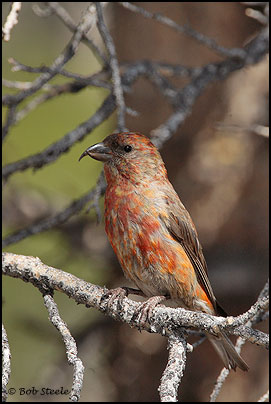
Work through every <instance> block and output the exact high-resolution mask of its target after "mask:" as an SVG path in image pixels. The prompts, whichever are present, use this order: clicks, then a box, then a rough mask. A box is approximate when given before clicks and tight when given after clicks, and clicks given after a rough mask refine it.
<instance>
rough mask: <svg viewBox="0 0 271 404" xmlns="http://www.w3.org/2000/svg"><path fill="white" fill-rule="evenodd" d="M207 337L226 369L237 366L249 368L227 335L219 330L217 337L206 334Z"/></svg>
mask: <svg viewBox="0 0 271 404" xmlns="http://www.w3.org/2000/svg"><path fill="white" fill-rule="evenodd" d="M207 336H208V339H209V340H210V342H211V343H212V345H213V347H214V348H215V350H216V352H217V353H218V355H219V356H220V357H221V359H222V361H223V362H224V365H225V367H226V368H227V369H233V370H235V369H236V366H238V367H239V368H240V369H242V370H244V371H247V370H248V369H249V367H248V365H247V364H246V362H245V361H244V360H243V359H242V358H241V356H240V355H239V354H238V352H237V351H236V349H235V347H234V345H233V343H232V342H231V340H230V339H229V338H228V337H227V335H226V334H225V333H224V332H223V331H221V332H220V333H219V336H218V337H214V336H213V335H210V334H208V335H207Z"/></svg>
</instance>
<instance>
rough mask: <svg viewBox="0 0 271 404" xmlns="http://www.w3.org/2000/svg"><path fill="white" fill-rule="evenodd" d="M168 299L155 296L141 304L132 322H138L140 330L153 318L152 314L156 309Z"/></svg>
mask: <svg viewBox="0 0 271 404" xmlns="http://www.w3.org/2000/svg"><path fill="white" fill-rule="evenodd" d="M165 299H166V296H153V297H150V298H149V299H148V300H146V301H145V302H143V303H141V304H140V306H139V307H138V308H137V309H136V311H135V313H134V314H133V316H132V318H131V321H132V322H133V321H136V322H137V324H138V327H139V330H140V331H141V329H142V328H143V326H144V325H146V323H147V321H149V319H150V318H151V315H152V312H153V310H154V309H155V307H156V306H157V305H158V304H159V303H161V302H162V301H163V300H165Z"/></svg>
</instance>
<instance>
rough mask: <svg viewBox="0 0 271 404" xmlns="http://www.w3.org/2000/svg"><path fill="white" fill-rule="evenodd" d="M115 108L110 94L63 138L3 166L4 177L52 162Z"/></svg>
mask: <svg viewBox="0 0 271 404" xmlns="http://www.w3.org/2000/svg"><path fill="white" fill-rule="evenodd" d="M114 109H115V103H114V96H113V95H109V96H108V97H107V98H106V99H105V101H104V102H103V103H102V105H101V107H100V108H99V109H98V110H97V111H96V112H95V114H94V115H92V117H91V118H90V119H88V120H87V121H85V122H83V123H82V124H81V125H79V126H78V127H77V128H76V129H74V130H72V131H71V132H69V133H67V134H66V135H65V136H64V137H63V138H62V139H60V140H59V141H57V142H55V143H53V144H52V145H51V146H49V147H48V148H47V149H45V150H44V151H43V152H41V153H38V154H34V155H32V156H29V157H26V158H24V159H22V160H19V161H16V162H15V163H10V164H7V165H6V166H5V167H3V171H2V174H3V178H4V179H8V177H9V176H10V175H11V174H13V173H14V172H16V171H24V170H26V169H27V168H30V167H33V168H40V167H42V166H44V165H45V164H48V163H52V162H53V161H55V160H56V159H57V158H58V157H59V156H61V155H62V154H63V153H65V152H67V151H68V150H69V149H70V147H71V146H72V145H73V144H74V143H76V142H78V141H81V140H82V139H83V138H84V137H85V136H86V135H87V134H88V133H89V132H91V131H92V130H93V129H95V128H96V127H97V126H99V125H100V124H101V123H102V122H103V121H104V120H105V119H107V118H108V117H109V116H110V115H111V114H112V112H113V111H114Z"/></svg>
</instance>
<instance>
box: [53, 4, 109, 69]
mask: <svg viewBox="0 0 271 404" xmlns="http://www.w3.org/2000/svg"><path fill="white" fill-rule="evenodd" d="M45 4H47V5H48V9H49V10H51V11H52V12H54V13H55V15H56V16H57V17H58V18H59V19H60V21H62V22H63V23H64V24H65V25H66V27H67V28H69V30H70V31H72V32H75V31H76V24H75V23H74V21H73V19H72V18H71V16H70V15H69V13H68V12H67V10H66V9H65V8H64V7H62V5H61V4H60V3H58V2H48V3H45ZM82 43H84V44H85V45H87V46H88V47H89V48H90V49H91V50H92V52H93V54H94V55H95V56H96V58H97V59H98V61H99V62H100V63H102V65H103V66H104V67H106V66H107V65H108V62H107V60H106V57H105V55H104V54H103V53H102V51H101V50H100V49H99V48H98V47H97V46H96V45H95V43H94V42H93V41H92V40H91V39H90V38H88V37H87V35H86V33H84V35H83V37H82Z"/></svg>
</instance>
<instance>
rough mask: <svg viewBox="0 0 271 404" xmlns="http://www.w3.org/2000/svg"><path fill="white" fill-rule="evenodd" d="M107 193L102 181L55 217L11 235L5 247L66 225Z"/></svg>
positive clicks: (5, 241)
mask: <svg viewBox="0 0 271 404" xmlns="http://www.w3.org/2000/svg"><path fill="white" fill-rule="evenodd" d="M104 192H105V183H102V180H100V181H99V182H98V185H97V186H96V187H95V188H94V189H92V190H90V191H89V192H88V193H87V194H85V195H83V196H81V198H79V199H76V200H75V201H73V202H72V203H71V204H70V205H69V206H68V207H67V208H66V209H64V210H63V211H61V212H59V213H57V214H56V215H55V216H53V217H48V218H45V219H43V220H40V221H39V222H37V223H35V224H33V225H32V226H29V227H27V228H25V229H22V230H18V231H15V232H14V233H12V234H10V235H9V236H7V237H5V238H4V239H3V244H2V246H3V247H6V246H8V245H10V244H13V243H18V242H19V241H21V240H23V239H24V238H26V237H28V236H31V235H34V234H38V233H41V232H43V231H46V230H49V229H51V228H52V227H55V226H58V225H60V224H62V223H65V222H66V221H67V220H68V219H69V218H70V217H71V216H73V215H75V214H77V213H78V212H80V211H81V210H82V209H83V208H84V207H85V206H86V204H87V203H88V202H90V201H92V200H96V198H97V193H98V195H99V196H100V195H102V194H103V193H104Z"/></svg>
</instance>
